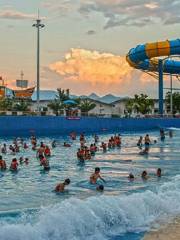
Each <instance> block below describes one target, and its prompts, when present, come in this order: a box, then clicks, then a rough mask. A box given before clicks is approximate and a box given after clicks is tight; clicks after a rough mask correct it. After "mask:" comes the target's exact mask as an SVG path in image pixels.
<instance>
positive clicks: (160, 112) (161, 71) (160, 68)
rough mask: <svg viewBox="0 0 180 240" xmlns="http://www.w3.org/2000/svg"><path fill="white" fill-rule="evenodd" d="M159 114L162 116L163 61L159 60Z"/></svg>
mask: <svg viewBox="0 0 180 240" xmlns="http://www.w3.org/2000/svg"><path fill="white" fill-rule="evenodd" d="M158 70H159V114H160V115H161V116H163V60H162V59H159V63H158Z"/></svg>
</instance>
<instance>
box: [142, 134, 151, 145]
mask: <svg viewBox="0 0 180 240" xmlns="http://www.w3.org/2000/svg"><path fill="white" fill-rule="evenodd" d="M144 143H145V145H146V146H149V145H150V143H151V140H150V138H149V134H146V136H145V138H144Z"/></svg>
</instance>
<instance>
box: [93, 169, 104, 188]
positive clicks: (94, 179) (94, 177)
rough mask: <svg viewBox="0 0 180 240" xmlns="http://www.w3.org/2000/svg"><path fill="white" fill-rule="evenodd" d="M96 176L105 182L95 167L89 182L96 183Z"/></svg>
mask: <svg viewBox="0 0 180 240" xmlns="http://www.w3.org/2000/svg"><path fill="white" fill-rule="evenodd" d="M98 178H100V179H101V180H102V181H103V182H105V180H104V179H103V178H102V177H101V175H100V168H99V167H96V168H95V171H94V173H93V174H92V175H91V176H90V183H91V184H96V183H97V180H98Z"/></svg>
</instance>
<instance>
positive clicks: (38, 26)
mask: <svg viewBox="0 0 180 240" xmlns="http://www.w3.org/2000/svg"><path fill="white" fill-rule="evenodd" d="M44 26H45V25H44V24H41V19H39V13H38V19H37V20H36V23H35V24H33V27H36V28H37V111H38V112H39V111H40V28H43V27H44Z"/></svg>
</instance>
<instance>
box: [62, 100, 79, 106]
mask: <svg viewBox="0 0 180 240" xmlns="http://www.w3.org/2000/svg"><path fill="white" fill-rule="evenodd" d="M64 104H66V105H73V104H77V102H75V101H74V100H66V101H64Z"/></svg>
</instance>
